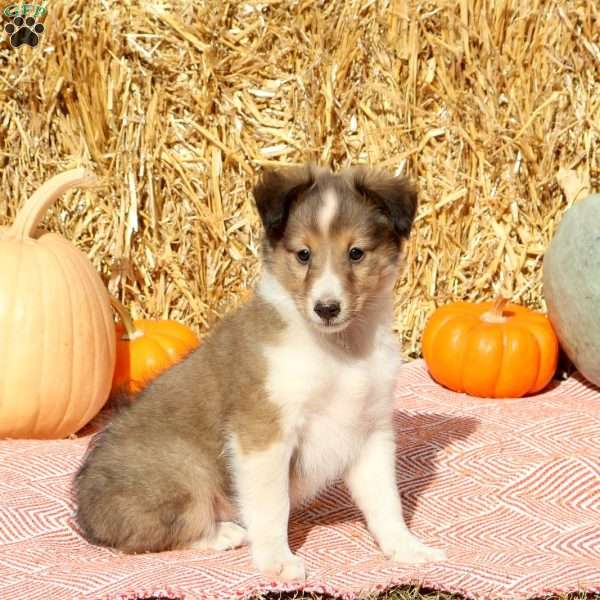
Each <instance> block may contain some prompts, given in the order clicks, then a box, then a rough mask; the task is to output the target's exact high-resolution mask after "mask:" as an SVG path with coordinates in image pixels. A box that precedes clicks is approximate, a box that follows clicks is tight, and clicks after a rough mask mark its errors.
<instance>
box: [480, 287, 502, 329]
mask: <svg viewBox="0 0 600 600" xmlns="http://www.w3.org/2000/svg"><path fill="white" fill-rule="evenodd" d="M507 304H508V298H507V297H506V296H503V295H502V294H498V295H497V296H496V299H495V300H494V306H492V308H491V310H488V311H487V312H484V313H483V314H482V315H481V319H482V321H486V322H487V323H504V322H506V321H507V320H508V319H507V318H506V317H505V316H504V307H505V306H506V305H507Z"/></svg>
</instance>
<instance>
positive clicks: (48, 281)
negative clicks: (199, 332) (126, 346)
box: [0, 169, 115, 439]
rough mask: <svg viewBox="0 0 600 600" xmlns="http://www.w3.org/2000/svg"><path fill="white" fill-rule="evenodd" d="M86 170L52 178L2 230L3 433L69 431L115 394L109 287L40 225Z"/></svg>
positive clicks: (57, 434)
mask: <svg viewBox="0 0 600 600" xmlns="http://www.w3.org/2000/svg"><path fill="white" fill-rule="evenodd" d="M91 181H93V176H92V175H91V174H90V173H87V172H86V171H84V170H83V169H75V170H72V171H67V172H65V173H62V174H60V175H57V176H56V177H53V178H52V179H50V180H49V181H48V182H46V183H45V184H44V185H43V186H42V187H41V188H40V189H39V190H38V191H37V192H35V193H34V194H33V195H32V196H31V198H29V200H27V202H25V204H24V205H23V207H22V208H21V210H20V211H19V213H18V214H17V216H16V219H15V222H14V224H13V225H12V227H10V228H8V229H6V230H3V231H2V233H0V438H4V437H11V438H45V439H48V438H63V437H66V436H68V435H70V434H72V433H74V432H75V431H77V430H78V429H80V428H81V427H83V426H84V425H85V424H86V423H87V422H88V421H90V420H91V419H92V418H93V417H94V416H95V415H96V414H97V413H98V411H99V410H100V409H101V408H102V406H103V405H104V403H105V402H106V400H107V399H108V395H109V393H110V386H111V380H112V374H113V369H114V365H115V331H114V327H113V320H112V314H111V310H110V302H109V297H108V292H107V291H106V288H105V287H104V285H103V283H102V280H101V279H100V277H99V276H98V274H97V273H96V271H95V270H94V267H93V266H92V264H91V263H90V261H89V259H88V258H87V256H86V255H85V254H83V252H81V251H80V250H78V249H77V248H75V246H73V245H72V244H71V243H69V242H67V241H66V240H65V239H64V238H62V237H60V236H59V235H55V234H50V233H43V234H42V233H41V232H39V231H38V230H37V226H38V225H39V223H40V221H41V220H42V218H43V216H44V213H45V212H46V210H47V208H48V207H49V206H50V205H51V204H52V203H53V202H54V201H55V200H56V199H57V198H58V197H59V196H60V195H61V194H62V193H63V192H65V191H66V190H68V189H70V188H72V187H75V186H78V185H81V184H85V183H88V182H91Z"/></svg>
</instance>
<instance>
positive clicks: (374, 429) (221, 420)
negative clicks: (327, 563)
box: [75, 166, 443, 579]
mask: <svg viewBox="0 0 600 600" xmlns="http://www.w3.org/2000/svg"><path fill="white" fill-rule="evenodd" d="M254 196H255V199H256V204H257V208H258V211H259V214H260V217H261V220H262V223H263V226H264V230H265V235H264V240H263V245H262V261H263V268H262V273H261V276H260V279H259V282H258V284H257V286H256V290H255V294H254V297H253V298H252V299H251V300H250V301H249V302H248V303H247V304H246V305H244V306H243V307H242V308H241V309H239V310H238V311H236V312H234V313H232V314H230V315H228V316H226V317H225V318H224V319H223V320H222V321H221V322H220V323H219V324H218V325H217V327H216V328H215V330H214V331H213V332H212V334H211V335H210V336H209V337H208V338H207V339H206V340H205V341H204V342H203V344H202V345H201V346H200V348H199V349H198V350H197V351H195V352H194V353H192V354H191V355H190V356H189V357H188V358H187V359H186V360H184V361H183V362H182V363H180V364H178V365H176V366H175V367H173V368H171V369H170V370H168V371H167V372H166V373H165V374H163V375H162V376H161V377H159V378H158V379H157V380H156V381H155V382H153V384H152V385H151V386H150V387H149V388H148V389H147V390H146V391H145V392H144V393H143V395H142V397H141V398H138V399H137V400H136V401H135V402H134V404H133V405H132V406H131V407H130V408H128V409H126V410H124V411H123V412H122V413H120V414H119V415H117V416H116V417H115V419H114V420H113V422H112V423H111V425H110V426H109V427H108V428H107V429H106V430H105V431H104V432H103V433H102V434H100V435H99V436H98V438H97V440H96V441H95V442H94V444H93V445H92V447H91V448H90V451H89V452H88V455H87V457H86V459H85V461H84V464H83V465H82V467H81V469H80V471H79V473H78V475H77V478H76V482H75V491H76V496H77V502H78V513H77V518H78V523H79V525H80V527H81V530H82V532H83V534H84V535H85V537H87V538H88V539H89V540H91V541H92V542H95V543H98V544H103V545H108V546H113V547H116V548H119V549H121V550H123V551H125V552H144V551H161V550H168V549H182V548H213V549H219V550H221V549H226V548H229V547H235V546H238V545H241V544H243V543H245V542H246V541H248V542H249V544H250V549H251V554H252V558H253V561H254V564H255V565H256V567H257V568H258V569H259V570H260V571H262V572H264V573H266V574H269V575H272V576H276V577H279V578H282V579H295V578H303V577H304V576H305V571H304V565H303V562H302V560H301V558H300V557H298V556H296V555H294V554H293V553H292V552H291V550H290V548H289V545H288V518H289V513H290V509H291V508H292V507H294V506H298V505H301V504H302V503H305V502H308V501H309V500H310V499H311V498H313V497H314V496H315V495H316V494H317V493H319V492H322V491H323V490H325V491H324V493H326V487H327V485H328V484H330V483H332V482H334V481H336V480H337V479H339V478H342V479H343V480H344V481H345V483H346V484H347V486H348V488H349V490H350V492H351V494H352V496H353V498H354V500H355V501H356V504H357V505H358V507H359V508H360V510H361V511H362V513H363V514H364V516H365V519H366V522H367V526H368V527H369V529H370V531H371V532H372V534H373V535H374V537H375V539H376V540H377V542H378V543H379V546H380V547H381V549H382V551H383V552H384V553H385V555H386V556H388V557H390V558H392V559H394V560H397V561H401V562H410V563H418V562H426V561H433V560H441V559H443V553H442V552H441V551H439V550H435V549H432V548H430V547H428V546H426V545H424V544H423V543H421V542H420V541H419V540H418V539H417V538H416V537H414V536H413V534H412V533H410V531H409V530H408V528H407V526H406V524H405V522H404V518H403V515H402V506H401V501H400V495H399V493H398V488H397V484H396V478H395V469H394V462H395V444H394V434H393V429H392V403H393V388H394V384H395V382H396V376H397V371H398V367H399V365H400V357H399V352H398V343H397V340H396V337H395V336H394V334H393V333H392V330H391V326H392V317H393V314H392V308H393V287H394V283H395V281H396V279H397V276H398V269H399V267H400V263H401V259H402V249H403V244H404V242H405V240H406V238H407V237H408V235H409V232H410V229H411V225H412V221H413V218H414V215H415V211H416V204H417V201H416V194H415V192H414V191H413V189H412V187H411V186H410V185H409V184H408V183H407V182H406V181H405V180H404V179H402V178H399V177H394V176H391V175H385V174H381V173H376V172H372V171H369V170H367V169H364V168H354V169H349V170H346V171H343V172H341V173H339V174H333V173H331V172H330V171H328V170H327V169H320V168H316V167H312V166H307V167H302V168H296V169H287V170H282V171H267V172H265V173H264V174H263V176H262V178H261V180H260V182H259V183H258V185H257V186H256V187H255V189H254Z"/></svg>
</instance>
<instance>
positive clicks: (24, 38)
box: [2, 3, 47, 48]
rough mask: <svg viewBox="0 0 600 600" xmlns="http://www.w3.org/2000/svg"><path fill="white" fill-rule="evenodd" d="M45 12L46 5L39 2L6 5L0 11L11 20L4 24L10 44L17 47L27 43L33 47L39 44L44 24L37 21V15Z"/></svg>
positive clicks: (41, 15) (40, 15)
mask: <svg viewBox="0 0 600 600" xmlns="http://www.w3.org/2000/svg"><path fill="white" fill-rule="evenodd" d="M46 12H47V10H46V7H45V6H42V5H40V4H17V3H15V4H11V5H9V6H7V7H6V8H5V9H4V10H3V11H2V13H3V14H4V16H6V17H9V18H11V22H9V23H7V24H6V25H5V26H4V31H5V32H6V33H7V34H8V36H9V40H10V45H11V46H12V47H13V48H18V47H19V46H22V45H23V44H27V45H28V46H31V47H32V48H35V47H36V46H37V45H38V44H39V41H40V36H41V35H42V33H44V26H43V25H42V24H41V23H38V20H39V19H38V17H43V16H44V15H45V14H46Z"/></svg>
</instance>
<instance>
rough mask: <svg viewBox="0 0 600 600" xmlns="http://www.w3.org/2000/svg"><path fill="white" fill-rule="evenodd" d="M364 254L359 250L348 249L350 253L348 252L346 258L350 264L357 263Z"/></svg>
mask: <svg viewBox="0 0 600 600" xmlns="http://www.w3.org/2000/svg"><path fill="white" fill-rule="evenodd" d="M364 255H365V253H364V252H363V251H362V250H361V249H360V248H356V247H354V248H350V252H348V256H349V257H350V260H351V261H352V262H359V261H360V260H361V259H362V257H363V256H364Z"/></svg>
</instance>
